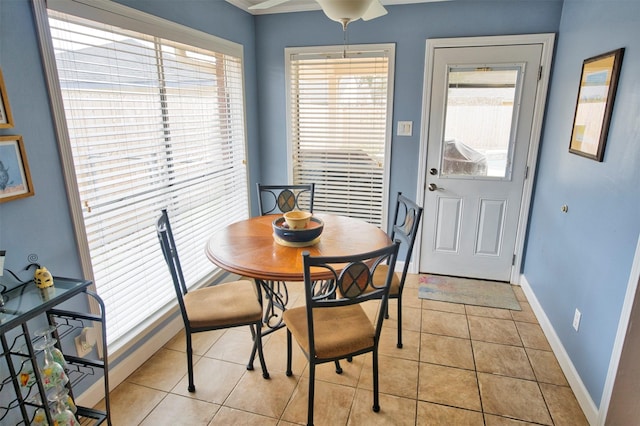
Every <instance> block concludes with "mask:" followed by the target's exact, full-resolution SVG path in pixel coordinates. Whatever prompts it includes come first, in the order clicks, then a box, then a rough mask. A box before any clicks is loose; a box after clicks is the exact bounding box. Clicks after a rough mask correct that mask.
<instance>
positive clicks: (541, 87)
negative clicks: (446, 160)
mask: <svg viewBox="0 0 640 426" xmlns="http://www.w3.org/2000/svg"><path fill="white" fill-rule="evenodd" d="M554 42H555V34H554V33H543V34H521V35H506V36H489V37H460V38H435V39H427V41H426V54H425V63H424V70H425V75H424V83H423V95H422V124H421V126H420V153H419V159H420V160H419V165H418V179H417V188H416V200H417V203H418V204H419V205H422V206H424V190H425V182H426V169H427V142H428V140H427V139H428V135H429V132H428V130H429V114H430V111H431V81H432V79H433V67H432V64H433V58H434V55H435V49H437V48H446V47H480V46H505V45H520V44H541V45H542V57H541V59H540V64H541V66H542V72H541V75H540V80H539V81H538V87H537V89H536V100H535V107H534V113H533V122H532V128H531V137H530V140H529V152H528V154H527V167H528V170H529V173H528V176H527V178H526V179H525V181H524V187H523V193H522V202H521V204H520V214H519V219H518V229H517V232H516V244H515V253H514V254H515V256H516V257H515V262H514V265H513V266H512V268H511V277H510V280H509V281H510V282H511V283H512V284H519V282H520V269H521V267H522V255H523V251H524V242H525V235H526V231H527V224H528V221H529V209H530V207H531V196H532V194H533V182H534V181H535V173H536V165H537V161H538V149H539V146H540V136H541V133H542V122H543V119H544V111H545V105H546V101H547V92H548V88H549V79H550V76H551V63H552V58H553V46H554ZM418 239H419V241H417V242H416V244H415V245H414V248H413V249H414V254H413V259H417V260H416V261H414V262H412V263H413V265H411V269H412V271H411V272H413V273H418V272H419V270H420V250H421V246H422V241H421V240H422V231H421V232H420V235H419V237H418Z"/></svg>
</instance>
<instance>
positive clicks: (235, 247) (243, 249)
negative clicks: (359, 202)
mask: <svg viewBox="0 0 640 426" xmlns="http://www.w3.org/2000/svg"><path fill="white" fill-rule="evenodd" d="M281 216H282V215H266V216H256V217H252V218H249V219H246V220H241V221H239V222H235V223H232V224H231V225H229V226H227V227H226V228H224V229H222V230H220V231H218V232H216V233H215V234H214V235H212V236H211V238H210V239H209V241H208V243H207V246H206V254H207V257H208V258H209V260H211V261H212V262H213V263H215V264H216V265H218V266H220V267H221V268H223V269H225V270H227V271H229V272H233V273H236V274H238V275H243V276H247V277H251V278H255V279H258V280H272V281H303V280H304V277H303V271H302V253H303V252H304V251H308V252H309V254H311V256H344V255H350V254H358V253H366V252H369V251H373V250H377V249H380V248H383V247H387V246H388V245H390V244H391V239H390V238H389V236H388V235H387V234H386V233H385V232H384V231H382V230H381V229H380V228H378V227H377V226H375V225H372V224H370V223H368V222H365V221H364V220H361V219H354V218H350V217H345V216H337V215H330V214H314V216H315V217H317V218H320V219H322V221H323V222H324V230H323V231H322V235H320V241H319V242H318V243H317V244H315V245H312V246H307V247H289V246H284V245H280V244H279V243H277V242H276V241H275V239H274V238H273V225H272V224H273V221H274V220H276V219H278V218H280V217H281ZM313 278H314V279H323V278H324V277H322V276H319V277H315V276H314V277H313Z"/></svg>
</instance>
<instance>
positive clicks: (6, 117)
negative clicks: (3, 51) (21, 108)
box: [0, 69, 13, 129]
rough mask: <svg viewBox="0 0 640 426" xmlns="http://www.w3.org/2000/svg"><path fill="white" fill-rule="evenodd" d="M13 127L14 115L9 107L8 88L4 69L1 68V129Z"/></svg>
mask: <svg viewBox="0 0 640 426" xmlns="http://www.w3.org/2000/svg"><path fill="white" fill-rule="evenodd" d="M8 127H13V116H12V115H11V108H10V107H9V98H8V97H7V88H6V87H5V85H4V78H3V77H2V70H1V69H0V129H4V128H8Z"/></svg>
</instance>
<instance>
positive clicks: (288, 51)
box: [284, 43, 396, 232]
mask: <svg viewBox="0 0 640 426" xmlns="http://www.w3.org/2000/svg"><path fill="white" fill-rule="evenodd" d="M395 48H396V46H395V43H379V44H353V45H348V46H344V45H330V46H307V47H287V48H285V49H284V56H285V86H286V91H285V92H286V100H285V101H286V117H285V118H286V133H287V178H288V181H289V183H293V179H294V173H293V167H294V164H293V159H294V149H293V142H294V140H293V123H292V108H293V106H292V104H291V92H292V89H291V86H292V84H291V78H292V76H291V61H292V57H293V56H295V55H301V54H302V55H305V56H306V55H308V56H316V55H317V56H321V55H331V56H336V55H340V56H343V55H347V56H348V55H350V54H351V55H358V54H362V53H364V54H367V53H370V52H374V51H386V52H387V55H386V56H387V58H388V70H387V100H386V102H387V104H386V105H387V112H386V120H385V142H384V152H385V155H384V163H383V173H382V179H383V183H382V207H381V208H382V210H381V229H382V230H383V231H385V232H386V230H387V227H388V223H387V222H388V209H389V187H390V176H391V174H390V170H391V147H392V144H391V141H392V132H393V99H394V82H395Z"/></svg>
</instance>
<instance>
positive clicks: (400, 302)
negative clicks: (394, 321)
mask: <svg viewBox="0 0 640 426" xmlns="http://www.w3.org/2000/svg"><path fill="white" fill-rule="evenodd" d="M387 308H388V306H387ZM396 346H397V347H398V349H402V295H400V296H398V343H397V344H396Z"/></svg>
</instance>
